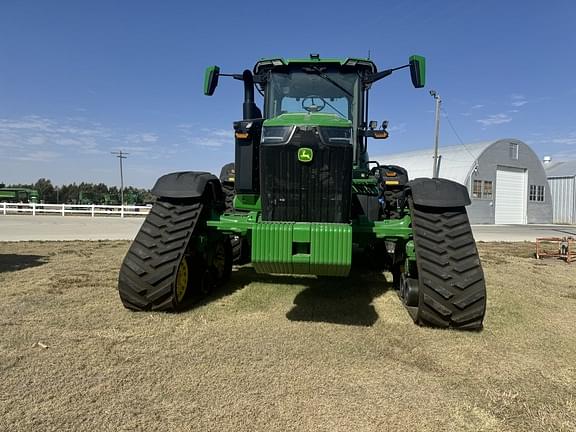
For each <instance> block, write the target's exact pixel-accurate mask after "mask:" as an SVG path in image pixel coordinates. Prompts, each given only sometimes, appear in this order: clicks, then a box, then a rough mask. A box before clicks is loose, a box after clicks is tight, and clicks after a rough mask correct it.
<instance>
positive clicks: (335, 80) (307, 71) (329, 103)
mask: <svg viewBox="0 0 576 432" xmlns="http://www.w3.org/2000/svg"><path fill="white" fill-rule="evenodd" d="M357 83H358V74H357V73H341V72H333V71H324V70H322V69H321V68H313V67H304V68H302V69H298V70H296V71H291V72H286V73H281V72H277V71H274V72H272V73H271V76H270V79H269V81H268V83H267V89H266V90H267V91H266V118H273V117H277V116H279V115H280V114H285V113H307V112H309V113H314V112H321V113H323V114H336V115H337V116H339V117H343V118H345V119H348V120H351V121H353V122H354V123H356V122H355V117H356V112H357V105H356V104H357V100H358V97H357V91H358V88H357V87H358V86H357Z"/></svg>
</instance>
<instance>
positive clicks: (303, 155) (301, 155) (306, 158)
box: [298, 147, 314, 162]
mask: <svg viewBox="0 0 576 432" xmlns="http://www.w3.org/2000/svg"><path fill="white" fill-rule="evenodd" d="M313 157H314V152H313V151H312V149H311V148H308V147H302V148H299V149H298V160H299V161H300V162H312V158H313Z"/></svg>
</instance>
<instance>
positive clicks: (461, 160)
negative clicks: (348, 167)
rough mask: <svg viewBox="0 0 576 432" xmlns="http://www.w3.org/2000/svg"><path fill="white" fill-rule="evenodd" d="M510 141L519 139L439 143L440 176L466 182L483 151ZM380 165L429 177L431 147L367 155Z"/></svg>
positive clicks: (431, 161) (413, 176)
mask: <svg viewBox="0 0 576 432" xmlns="http://www.w3.org/2000/svg"><path fill="white" fill-rule="evenodd" d="M510 142H518V143H521V141H519V140H516V139H511V138H509V139H500V140H496V141H485V142H479V143H475V144H460V145H451V146H441V147H440V148H439V150H438V154H439V155H440V171H439V173H440V177H442V178H446V179H449V180H454V181H456V182H458V183H461V184H464V185H466V184H467V183H468V178H469V176H470V174H471V173H472V172H473V171H474V169H475V167H476V164H477V163H478V161H479V160H480V157H481V156H482V154H483V153H484V152H485V151H488V150H489V148H490V147H493V146H497V145H501V144H504V145H508V144H509V143H510ZM370 159H372V160H376V161H378V162H379V163H380V164H381V165H400V166H402V167H404V168H406V169H407V170H408V177H409V178H410V179H415V178H418V177H432V165H433V162H434V161H433V149H432V148H429V149H426V150H417V151H411V152H406V153H395V154H385V155H381V156H375V157H371V158H370Z"/></svg>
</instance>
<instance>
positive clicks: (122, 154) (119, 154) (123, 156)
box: [110, 150, 129, 215]
mask: <svg viewBox="0 0 576 432" xmlns="http://www.w3.org/2000/svg"><path fill="white" fill-rule="evenodd" d="M110 153H111V154H113V155H114V156H116V157H117V158H118V159H119V160H120V205H121V206H122V207H121V213H122V215H124V174H123V172H122V159H128V158H127V157H126V155H128V154H129V153H125V152H123V151H122V150H120V151H117V152H110Z"/></svg>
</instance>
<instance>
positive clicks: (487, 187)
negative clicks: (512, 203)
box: [482, 180, 492, 199]
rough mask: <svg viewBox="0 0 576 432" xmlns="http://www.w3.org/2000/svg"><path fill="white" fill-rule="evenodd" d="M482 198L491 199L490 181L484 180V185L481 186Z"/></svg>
mask: <svg viewBox="0 0 576 432" xmlns="http://www.w3.org/2000/svg"><path fill="white" fill-rule="evenodd" d="M482 198H484V199H492V182H491V181H488V180H484V187H483V188H482Z"/></svg>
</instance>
